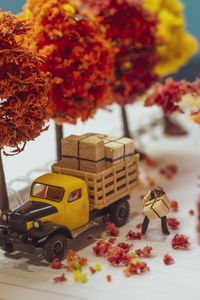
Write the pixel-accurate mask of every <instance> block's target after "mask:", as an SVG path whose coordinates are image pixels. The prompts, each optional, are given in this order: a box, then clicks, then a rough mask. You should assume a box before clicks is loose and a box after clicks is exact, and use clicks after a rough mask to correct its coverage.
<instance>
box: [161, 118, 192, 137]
mask: <svg viewBox="0 0 200 300" xmlns="http://www.w3.org/2000/svg"><path fill="white" fill-rule="evenodd" d="M164 126H165V127H164V133H165V134H166V135H169V136H183V135H187V131H186V130H185V129H184V128H183V127H182V126H181V124H179V123H178V121H176V120H175V121H173V120H172V119H171V118H170V117H166V116H165V117H164Z"/></svg>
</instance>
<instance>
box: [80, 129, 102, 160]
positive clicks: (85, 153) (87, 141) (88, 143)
mask: <svg viewBox="0 0 200 300" xmlns="http://www.w3.org/2000/svg"><path fill="white" fill-rule="evenodd" d="M79 157H80V158H82V159H87V160H89V161H91V160H92V161H99V160H102V159H104V157H105V151H104V141H103V139H100V138H99V137H98V136H96V135H93V136H89V137H86V138H84V139H81V140H80V148H79Z"/></svg>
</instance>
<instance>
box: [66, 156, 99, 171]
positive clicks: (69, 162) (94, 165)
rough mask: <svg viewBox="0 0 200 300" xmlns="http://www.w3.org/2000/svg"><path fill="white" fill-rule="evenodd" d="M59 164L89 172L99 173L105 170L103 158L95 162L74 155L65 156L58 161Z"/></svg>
mask: <svg viewBox="0 0 200 300" xmlns="http://www.w3.org/2000/svg"><path fill="white" fill-rule="evenodd" d="M60 166H61V167H63V168H67V169H73V170H80V171H85V172H90V173H100V172H102V171H104V170H105V159H102V160H100V161H98V162H96V161H87V160H84V159H81V158H76V157H72V158H69V157H66V158H63V159H62V160H61V161H60Z"/></svg>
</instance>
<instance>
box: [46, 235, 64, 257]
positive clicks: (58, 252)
mask: <svg viewBox="0 0 200 300" xmlns="http://www.w3.org/2000/svg"><path fill="white" fill-rule="evenodd" d="M67 249H68V241H67V238H66V236H65V235H63V234H61V233H58V234H56V235H54V236H53V237H50V238H48V239H47V240H46V242H45V244H44V247H43V256H44V258H45V259H46V261H48V262H52V261H53V260H54V259H55V258H57V259H58V260H59V261H62V260H63V259H64V258H65V256H66V255H67Z"/></svg>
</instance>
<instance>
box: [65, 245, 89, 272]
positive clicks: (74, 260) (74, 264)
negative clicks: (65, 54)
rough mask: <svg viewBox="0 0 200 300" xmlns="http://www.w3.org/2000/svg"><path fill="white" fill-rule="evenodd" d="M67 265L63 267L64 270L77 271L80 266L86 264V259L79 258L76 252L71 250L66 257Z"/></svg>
mask: <svg viewBox="0 0 200 300" xmlns="http://www.w3.org/2000/svg"><path fill="white" fill-rule="evenodd" d="M66 261H67V265H66V266H64V267H65V268H66V270H68V271H70V270H75V271H76V270H78V268H79V265H80V266H82V267H83V266H85V265H86V264H87V258H85V257H81V256H80V255H79V254H77V253H76V252H74V251H72V250H71V249H70V250H69V253H68V255H67V260H66Z"/></svg>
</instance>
